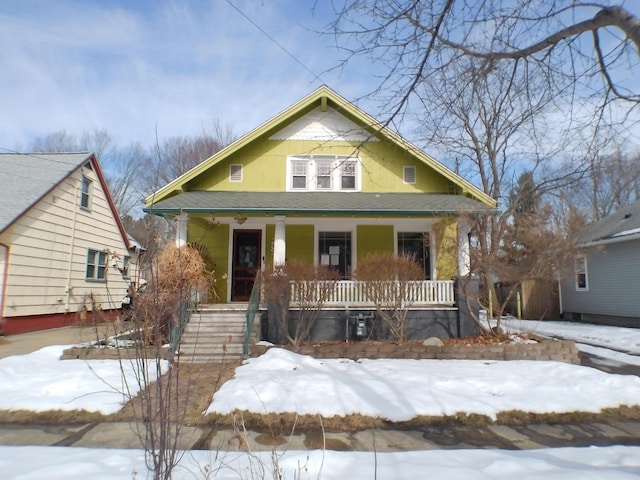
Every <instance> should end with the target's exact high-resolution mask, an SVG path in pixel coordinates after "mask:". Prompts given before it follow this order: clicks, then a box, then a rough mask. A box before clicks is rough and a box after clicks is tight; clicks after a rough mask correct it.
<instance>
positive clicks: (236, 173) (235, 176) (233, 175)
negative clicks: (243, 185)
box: [229, 164, 242, 182]
mask: <svg viewBox="0 0 640 480" xmlns="http://www.w3.org/2000/svg"><path fill="white" fill-rule="evenodd" d="M229 181H230V182H242V165H240V164H232V165H230V166H229Z"/></svg>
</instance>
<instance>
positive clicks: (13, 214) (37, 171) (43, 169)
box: [0, 152, 129, 248]
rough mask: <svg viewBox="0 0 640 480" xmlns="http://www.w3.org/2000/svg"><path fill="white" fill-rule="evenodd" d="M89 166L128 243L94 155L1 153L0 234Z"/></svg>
mask: <svg viewBox="0 0 640 480" xmlns="http://www.w3.org/2000/svg"><path fill="white" fill-rule="evenodd" d="M87 162H90V163H91V165H92V168H93V169H94V171H95V172H96V175H97V177H98V179H99V181H100V184H101V186H102V188H103V190H104V192H105V195H106V197H107V201H108V203H109V207H110V208H111V211H112V212H113V215H114V219H115V221H116V224H117V225H118V228H119V230H120V233H121V235H122V238H123V240H124V242H125V244H126V245H127V248H129V240H128V238H127V234H126V233H125V231H124V227H123V226H122V223H121V222H120V218H119V216H118V212H117V211H116V208H115V206H114V204H113V201H112V199H111V195H110V194H109V190H108V187H107V184H106V181H105V179H104V177H103V175H102V171H101V169H100V165H99V163H98V159H97V158H96V156H95V155H94V154H92V153H88V152H77V153H76V152H74V153H0V185H1V186H2V188H0V233H2V232H4V231H5V230H6V229H7V228H9V227H10V226H11V225H12V224H13V223H14V222H15V221H16V220H18V219H19V218H20V217H21V216H22V215H24V214H25V213H26V212H27V211H28V210H29V209H30V208H32V207H33V206H34V205H35V204H36V203H38V202H39V201H40V200H41V199H42V198H44V197H45V196H46V195H47V194H48V193H49V192H51V191H52V190H53V189H54V188H56V187H57V186H58V185H59V184H60V183H61V182H62V181H63V180H64V179H65V178H67V177H68V176H70V175H71V174H72V173H73V172H74V171H76V170H77V169H79V168H81V167H82V166H83V165H85V164H86V163H87Z"/></svg>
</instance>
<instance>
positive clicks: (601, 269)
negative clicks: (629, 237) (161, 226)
mask: <svg viewBox="0 0 640 480" xmlns="http://www.w3.org/2000/svg"><path fill="white" fill-rule="evenodd" d="M587 272H588V290H580V291H576V285H575V280H574V272H573V268H571V270H570V271H569V270H567V272H566V275H565V276H564V277H563V282H562V307H563V310H564V311H566V312H577V313H584V314H593V315H613V316H621V317H640V240H637V241H627V242H619V243H611V244H608V245H603V246H601V247H595V248H592V249H591V251H590V252H588V253H587Z"/></svg>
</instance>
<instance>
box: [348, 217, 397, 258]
mask: <svg viewBox="0 0 640 480" xmlns="http://www.w3.org/2000/svg"><path fill="white" fill-rule="evenodd" d="M356 236H357V239H358V246H357V250H356V251H357V252H358V260H361V259H363V258H365V257H366V256H367V255H368V254H370V253H376V252H393V250H394V244H395V242H394V228H393V225H358V227H357V235H356Z"/></svg>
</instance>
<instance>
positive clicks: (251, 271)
mask: <svg viewBox="0 0 640 480" xmlns="http://www.w3.org/2000/svg"><path fill="white" fill-rule="evenodd" d="M261 245H262V231H261V230H234V232H233V265H232V272H231V301H232V302H246V301H247V300H249V297H250V296H251V289H252V288H253V283H254V282H255V279H256V276H257V275H258V274H259V272H260V267H261V259H262V249H261Z"/></svg>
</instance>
